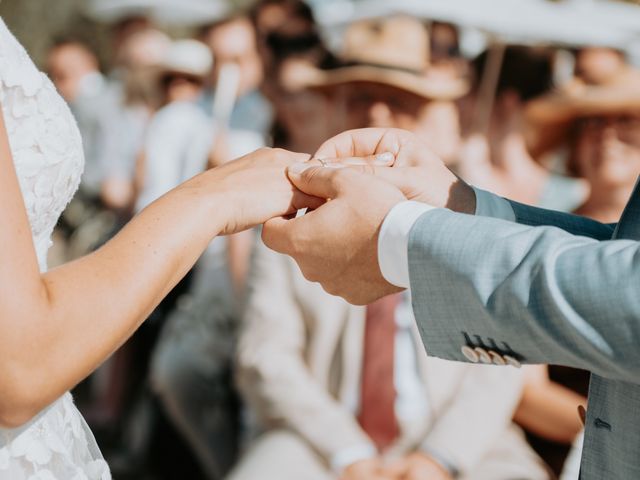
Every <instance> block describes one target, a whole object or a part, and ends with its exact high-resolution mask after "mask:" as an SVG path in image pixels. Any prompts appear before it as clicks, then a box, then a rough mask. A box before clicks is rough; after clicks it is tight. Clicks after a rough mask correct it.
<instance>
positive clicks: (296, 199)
mask: <svg viewBox="0 0 640 480" xmlns="http://www.w3.org/2000/svg"><path fill="white" fill-rule="evenodd" d="M325 202H326V200H325V199H324V198H318V197H314V196H312V195H307V194H306V193H304V192H301V191H300V190H298V189H297V188H296V189H295V190H294V192H293V198H292V200H291V211H292V212H297V211H298V210H301V209H303V208H309V209H311V210H315V209H316V208H319V207H320V206H322V205H323V204H324V203H325Z"/></svg>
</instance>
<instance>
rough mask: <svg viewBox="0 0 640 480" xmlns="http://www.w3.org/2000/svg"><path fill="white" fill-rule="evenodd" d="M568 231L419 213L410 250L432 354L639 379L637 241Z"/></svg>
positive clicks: (419, 312) (418, 312)
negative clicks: (506, 357) (482, 351)
mask: <svg viewBox="0 0 640 480" xmlns="http://www.w3.org/2000/svg"><path fill="white" fill-rule="evenodd" d="M516 208H518V207H516ZM532 210H535V211H536V212H535V213H536V214H539V213H540V212H541V210H540V209H532ZM529 213H531V210H529ZM540 215H541V216H540V221H541V222H542V221H544V214H540ZM562 217H563V218H562V219H561V223H563V225H565V226H566V225H567V222H565V218H566V216H565V215H562ZM520 218H522V216H521V217H520ZM530 218H532V217H530ZM553 221H557V220H553ZM575 222H576V223H575V225H574V226H573V227H571V228H572V229H574V232H575V233H579V232H580V231H581V230H580V220H579V217H576V219H575ZM548 223H549V222H548ZM598 225H600V224H598ZM600 228H601V227H597V229H598V230H600ZM602 228H610V227H607V226H602ZM566 230H567V229H565V230H560V229H558V228H555V227H530V226H525V225H520V224H514V223H512V222H506V221H503V220H498V219H493V218H481V217H474V216H468V215H461V214H456V213H453V212H450V211H447V210H434V211H431V212H428V213H426V214H424V215H422V217H420V219H418V221H417V222H416V223H415V224H414V226H413V228H412V230H411V233H410V236H409V248H408V252H409V274H410V279H411V291H412V296H413V304H414V311H415V316H416V320H417V322H418V327H419V330H420V333H421V335H422V339H423V342H424V343H425V346H426V349H427V352H428V353H429V354H430V355H433V356H437V357H442V358H446V359H453V360H461V361H465V357H464V355H463V354H462V353H461V347H463V346H464V345H469V344H470V343H471V344H472V345H471V346H487V347H490V348H493V349H495V350H499V351H501V353H503V354H505V353H508V354H510V355H511V356H514V357H516V358H517V359H518V360H520V361H521V362H523V363H551V364H558V365H567V366H571V367H576V368H583V369H587V370H591V371H592V372H594V373H597V374H598V375H600V376H603V377H607V378H611V379H617V380H623V381H629V382H634V383H638V382H639V381H640V353H639V352H638V348H637V345H638V341H639V340H640V295H638V285H639V284H640V248H639V246H640V244H639V243H638V242H635V241H630V240H609V241H598V240H595V239H593V238H587V237H583V236H577V235H574V234H571V233H569V232H568V231H566ZM602 232H604V230H602ZM598 235H600V233H599V234H598Z"/></svg>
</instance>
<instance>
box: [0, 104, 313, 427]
mask: <svg viewBox="0 0 640 480" xmlns="http://www.w3.org/2000/svg"><path fill="white" fill-rule="evenodd" d="M306 158H307V156H306V155H300V154H291V153H288V152H284V151H281V150H271V149H263V150H260V151H258V152H256V153H254V154H251V155H248V156H247V157H244V158H243V159H240V160H238V161H236V162H231V163H229V164H227V165H225V166H223V167H221V168H218V169H215V170H210V171H208V172H205V173H203V174H201V175H199V176H197V177H195V178H194V179H192V180H190V181H188V182H187V183H185V184H183V185H181V186H180V187H178V188H176V189H175V190H173V191H171V192H169V193H168V194H166V195H165V196H164V197H162V198H160V199H159V200H157V201H156V202H155V203H153V204H151V205H150V206H149V207H147V208H146V209H145V210H144V211H143V212H142V213H140V215H138V216H137V217H136V218H134V219H133V220H132V221H131V222H130V223H129V224H128V225H127V226H126V227H125V228H124V229H123V230H122V231H121V232H120V233H119V234H118V235H117V236H116V237H115V238H113V239H112V240H111V241H110V242H108V243H107V244H106V245H105V246H103V247H102V248H101V249H99V250H98V251H96V252H95V253H92V254H91V255H88V256H86V257H84V258H82V259H80V260H77V261H75V262H72V263H70V264H67V265H65V266H62V267H59V268H57V269H55V270H52V271H50V272H49V273H46V274H41V273H40V272H39V269H38V265H37V260H36V254H35V249H34V246H33V242H32V239H31V230H30V226H29V222H28V219H27V214H26V211H25V206H24V203H23V199H22V195H21V192H20V190H19V186H18V181H17V177H16V174H15V170H14V165H13V161H12V157H11V151H10V149H9V145H8V140H7V135H6V130H5V126H4V121H3V119H2V115H1V110H0V221H1V222H2V227H1V228H0V425H4V426H17V425H21V424H23V423H25V422H26V421H28V420H29V419H30V418H31V417H33V416H34V415H35V414H36V413H37V412H39V411H40V410H41V409H42V408H44V407H45V406H47V405H48V404H50V403H51V402H53V401H54V400H55V399H57V398H58V397H59V396H60V395H62V394H63V393H64V392H65V391H67V390H69V389H71V388H72V387H73V386H75V385H76V384H77V383H78V382H79V381H81V380H82V379H83V378H85V377H86V376H87V375H89V373H91V372H92V371H93V370H94V369H95V368H96V367H97V366H98V365H99V364H100V363H101V362H102V361H103V360H104V359H105V358H106V357H108V356H109V355H110V354H111V353H112V352H113V351H114V350H116V349H117V348H118V347H119V346H120V345H121V344H122V343H123V342H124V341H125V340H126V339H127V338H128V337H129V336H130V335H131V334H132V333H133V332H134V331H135V330H136V329H137V328H138V326H139V325H140V323H141V322H142V321H143V320H144V319H145V318H146V317H147V315H148V314H149V313H150V312H151V311H152V309H153V308H154V307H155V306H156V305H157V304H158V303H159V302H160V300H161V299H162V298H163V296H164V295H166V294H167V293H168V292H169V291H170V290H171V288H172V287H173V286H174V285H175V284H176V283H177V282H178V281H179V280H180V278H182V276H183V275H185V273H186V272H187V271H188V270H189V269H190V268H191V267H192V265H193V264H194V263H195V261H196V260H197V258H198V257H199V256H200V254H201V253H202V252H203V250H204V249H205V248H206V246H207V244H208V243H209V241H210V240H211V239H212V238H213V237H214V236H215V235H217V234H220V233H232V232H234V231H239V230H242V229H244V228H247V227H249V226H252V225H254V224H258V223H262V222H264V221H266V220H267V219H268V218H270V217H272V216H275V215H280V214H284V213H289V212H291V211H294V209H295V208H296V205H295V203H296V202H297V201H298V200H299V198H298V197H296V196H297V195H301V194H299V193H294V192H293V188H292V187H291V185H290V184H289V183H288V180H287V178H286V174H285V166H286V165H287V164H289V163H291V162H294V161H296V160H297V161H304V160H306ZM294 197H296V198H294ZM307 200H308V199H305V202H306V201H307Z"/></svg>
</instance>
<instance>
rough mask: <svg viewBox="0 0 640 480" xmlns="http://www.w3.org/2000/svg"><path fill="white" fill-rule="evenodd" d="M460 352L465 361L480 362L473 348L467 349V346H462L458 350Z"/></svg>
mask: <svg viewBox="0 0 640 480" xmlns="http://www.w3.org/2000/svg"><path fill="white" fill-rule="evenodd" d="M460 351H461V352H462V354H463V355H464V356H465V357H466V359H467V360H469V361H470V362H472V363H478V362H479V361H480V357H479V356H478V354H477V353H476V351H475V350H474V349H473V348H471V347H469V346H468V345H465V346H463V347H462V348H461V349H460Z"/></svg>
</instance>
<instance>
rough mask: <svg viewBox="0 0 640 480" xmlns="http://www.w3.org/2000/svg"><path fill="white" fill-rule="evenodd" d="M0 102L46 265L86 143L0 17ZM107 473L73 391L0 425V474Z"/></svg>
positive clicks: (71, 478) (77, 479)
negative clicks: (32, 414)
mask: <svg viewBox="0 0 640 480" xmlns="http://www.w3.org/2000/svg"><path fill="white" fill-rule="evenodd" d="M0 103H1V104H2V113H3V114H4V119H5V124H6V127H7V130H8V133H9V143H10V144H11V151H12V153H13V158H14V162H15V166H16V170H17V173H18V178H19V181H20V186H21V188H22V194H23V196H24V201H25V204H26V207H27V211H28V214H29V221H30V222H31V230H32V233H33V240H34V242H35V246H36V252H37V255H38V262H39V264H40V268H41V269H42V270H45V269H46V257H47V250H48V249H49V246H50V245H51V233H52V232H53V228H54V226H55V224H56V222H57V220H58V217H59V216H60V214H61V213H62V210H63V209H64V207H65V206H66V205H67V203H68V202H69V200H70V199H71V197H72V196H73V194H74V192H75V191H76V189H77V187H78V183H79V181H80V175H81V173H82V167H83V163H84V158H83V154H82V143H81V139H80V134H79V133H78V128H77V125H76V123H75V121H74V119H73V117H72V115H71V112H70V110H69V109H68V107H67V105H66V104H65V103H64V101H63V100H62V98H60V96H59V95H58V94H57V92H56V90H55V87H54V86H53V85H52V84H51V82H50V81H49V79H48V78H47V77H46V76H45V75H44V74H43V73H41V72H39V71H38V70H37V69H36V67H35V66H34V64H33V62H32V61H31V59H30V58H29V56H28V55H27V53H26V52H25V50H24V49H23V48H22V46H21V45H20V44H19V43H18V41H17V40H16V39H15V37H14V36H13V35H12V34H11V33H10V32H9V30H8V29H7V27H6V25H5V24H4V22H3V20H2V19H0ZM2 174H3V173H2V172H0V175H2ZM5 228H11V226H10V225H5ZM0 368H2V367H1V366H0ZM0 395H2V392H0ZM110 478H111V475H110V473H109V468H108V466H107V464H106V462H105V461H104V459H103V458H102V455H101V454H100V450H99V449H98V446H97V445H96V442H95V439H94V438H93V435H92V434H91V431H90V430H89V427H88V426H87V425H86V423H85V421H84V419H83V418H82V416H81V415H80V412H78V410H77V409H76V407H75V406H74V404H73V400H72V398H71V395H70V394H69V393H67V394H65V395H64V396H63V397H62V398H60V399H59V400H57V401H56V402H55V403H53V405H50V406H49V407H47V408H46V409H45V410H43V411H42V412H40V414H39V415H38V416H37V417H36V418H34V419H33V420H32V421H31V422H29V423H28V424H27V425H24V426H23V427H21V428H18V429H14V430H3V429H0V480H87V479H90V480H109V479H110Z"/></svg>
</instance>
